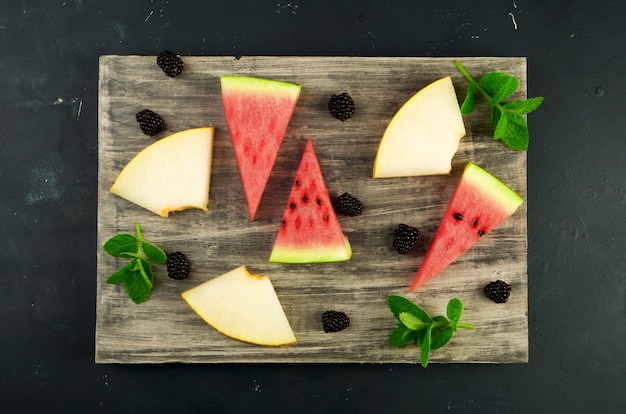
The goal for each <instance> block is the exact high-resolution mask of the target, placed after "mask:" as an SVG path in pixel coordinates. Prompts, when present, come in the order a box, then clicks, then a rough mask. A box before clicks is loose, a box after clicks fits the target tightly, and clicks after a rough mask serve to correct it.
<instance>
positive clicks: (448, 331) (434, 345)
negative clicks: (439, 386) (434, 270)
mask: <svg viewBox="0 0 626 414" xmlns="http://www.w3.org/2000/svg"><path fill="white" fill-rule="evenodd" d="M387 304H388V305H389V309H390V310H391V313H393V316H395V317H396V319H398V321H400V323H398V326H397V327H396V329H395V330H394V331H393V332H392V333H391V335H390V336H389V340H388V341H387V345H389V346H393V347H402V346H406V345H408V344H410V343H413V342H415V343H416V344H417V346H419V347H420V348H421V349H422V353H421V358H420V362H421V364H422V366H423V367H424V368H426V366H427V365H428V358H429V356H430V351H434V350H436V349H439V348H441V347H442V346H444V345H446V344H447V343H448V342H450V339H451V338H452V335H453V334H454V332H456V330H457V328H465V329H474V326H473V325H470V324H467V323H461V322H460V320H461V315H462V314H463V303H462V302H461V300H460V299H457V298H454V299H450V301H449V302H448V306H447V309H446V316H447V317H446V316H435V317H434V318H431V317H430V316H429V315H428V313H426V311H424V310H423V309H422V308H420V307H419V306H418V305H416V304H415V303H413V302H411V301H410V300H408V299H406V298H403V297H402V296H395V295H391V296H389V297H388V298H387Z"/></svg>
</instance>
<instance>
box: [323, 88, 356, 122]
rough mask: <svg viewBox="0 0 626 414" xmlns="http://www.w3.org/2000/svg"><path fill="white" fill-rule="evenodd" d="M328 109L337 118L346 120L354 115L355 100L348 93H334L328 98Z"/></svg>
mask: <svg viewBox="0 0 626 414" xmlns="http://www.w3.org/2000/svg"><path fill="white" fill-rule="evenodd" d="M328 110H329V111H330V113H331V114H332V116H334V117H335V118H337V119H339V120H340V121H342V122H343V121H345V120H346V119H348V118H352V115H354V101H353V100H352V97H351V96H350V95H348V94H347V93H345V92H344V93H342V94H341V95H333V96H331V97H330V99H329V100H328Z"/></svg>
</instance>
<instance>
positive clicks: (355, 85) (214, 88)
mask: <svg viewBox="0 0 626 414" xmlns="http://www.w3.org/2000/svg"><path fill="white" fill-rule="evenodd" d="M183 59H184V61H185V69H184V71H183V73H182V75H180V76H179V77H177V78H167V77H166V76H165V75H164V74H163V72H161V70H160V69H159V68H158V67H157V65H156V63H155V62H156V58H155V57H154V56H147V57H146V56H102V57H101V59H100V80H99V130H98V133H99V145H98V155H99V160H98V163H99V165H98V246H97V263H98V266H97V303H96V350H95V360H96V362H98V363H165V362H187V363H192V362H197V363H224V362H254V363H261V362H292V363H306V362H313V363H321V362H329V363H349V362H357V363H412V364H413V363H419V352H420V350H419V348H417V347H415V346H408V347H406V348H389V347H388V346H387V345H386V341H387V338H388V337H389V334H390V333H391V331H392V330H393V328H394V327H395V324H396V320H395V319H394V318H393V316H392V315H391V313H390V312H389V309H388V308H387V305H386V298H387V296H388V295H390V294H400V295H403V296H405V297H408V298H409V299H411V300H414V301H416V302H417V303H419V304H420V305H421V306H422V307H423V308H425V309H426V310H427V311H428V312H429V313H431V314H433V315H439V314H445V306H446V304H447V301H448V300H449V299H450V298H452V297H458V298H460V299H461V300H462V301H463V303H464V305H465V312H464V316H463V321H465V322H468V323H472V324H474V325H475V326H476V329H475V330H473V331H468V330H462V331H459V332H458V333H457V334H456V335H455V336H454V337H453V339H452V341H451V342H450V343H449V344H448V345H447V346H446V347H444V348H441V349H439V350H437V351H434V352H433V353H432V354H431V359H430V360H431V362H433V363H450V362H494V363H516V362H526V361H528V300H527V294H528V281H527V270H526V269H527V224H526V204H525V203H524V204H523V205H522V206H521V207H520V209H519V210H518V211H517V213H516V214H515V215H514V216H513V217H511V218H509V219H508V220H507V221H506V222H505V223H504V224H503V225H501V226H500V227H499V228H497V229H495V230H494V231H493V232H492V233H490V234H489V235H488V237H484V238H483V239H481V240H480V242H479V243H478V244H477V245H476V246H474V247H473V248H472V249H470V250H469V251H468V252H466V253H465V254H464V255H462V256H461V257H460V258H459V259H458V260H457V261H456V262H455V263H453V264H452V265H451V266H450V267H449V268H448V269H446V270H445V271H444V272H443V273H442V274H441V275H439V276H438V277H436V278H434V279H433V280H431V281H430V282H429V283H427V284H426V285H425V286H423V287H422V288H421V289H419V290H418V291H417V292H415V293H412V294H409V293H408V291H407V287H408V285H409V283H410V281H411V280H412V278H413V275H414V273H415V271H416V270H417V268H418V267H419V264H420V262H421V260H422V257H423V254H424V252H425V250H426V248H427V246H428V243H429V241H430V239H431V237H432V236H433V234H434V232H435V230H436V228H437V225H438V222H439V220H440V218H441V215H442V214H443V211H444V210H445V207H446V205H447V202H448V200H449V198H450V196H451V194H452V191H453V189H454V187H455V185H456V183H457V181H458V178H459V176H460V173H461V171H462V168H463V166H464V165H465V163H467V162H468V161H474V162H476V163H477V164H479V165H481V166H482V167H484V168H485V169H487V170H489V171H491V172H492V173H493V174H494V175H496V176H497V177H499V178H500V179H501V180H502V181H504V182H505V183H506V184H508V185H509V186H510V187H511V188H513V189H514V190H515V191H517V192H518V193H519V194H520V195H521V196H522V197H523V198H524V199H526V154H525V153H520V152H515V151H512V150H510V149H508V148H507V147H505V146H504V145H503V144H502V143H501V142H495V141H493V139H492V134H493V128H492V127H491V125H490V121H489V119H490V116H489V112H488V110H487V108H486V105H484V103H483V102H479V104H478V105H477V109H476V111H474V113H472V114H470V115H468V116H466V117H465V118H464V120H465V124H466V129H467V135H466V137H465V138H464V139H463V140H462V143H461V145H460V148H459V151H458V152H457V154H456V155H455V157H454V159H453V171H452V173H451V174H450V175H449V176H435V177H406V178H393V179H376V180H374V179H372V178H371V174H372V166H373V162H374V157H375V154H376V149H377V145H378V142H379V140H380V137H381V136H382V134H383V132H384V129H385V127H386V125H387V123H388V122H389V120H390V119H391V117H392V116H393V114H394V113H395V112H396V111H397V110H398V109H399V108H400V106H401V105H402V104H403V103H404V102H405V101H406V100H407V99H408V98H409V97H410V96H411V95H413V94H414V93H415V92H416V91H417V90H419V89H421V88H422V87H424V86H426V85H427V84H428V83H430V82H432V81H434V80H436V79H438V78H440V77H443V76H446V75H452V79H453V82H454V84H455V87H456V90H457V94H458V96H459V99H460V100H462V99H463V96H464V94H465V91H466V90H467V82H466V81H465V80H464V79H463V78H462V76H461V75H460V73H459V72H458V71H457V69H456V68H455V67H454V64H453V61H454V58H415V57H401V58H395V57H375V58H374V57H247V56H244V57H242V58H239V59H236V58H233V57H184V58H183ZM462 61H463V63H464V65H465V66H466V67H467V69H468V70H469V71H470V73H473V74H474V75H475V76H476V77H477V78H478V77H480V76H481V75H482V74H484V73H486V72H490V71H493V70H498V71H502V72H506V73H509V74H511V75H514V76H516V77H518V78H519V79H520V89H519V92H518V94H517V96H516V97H518V98H522V97H525V96H526V85H527V80H526V60H525V58H491V57H480V58H462ZM227 74H228V75H250V76H259V77H267V78H271V79H277V80H283V81H291V82H296V83H300V84H302V85H303V87H302V92H301V96H300V100H299V101H298V105H297V108H296V110H295V113H294V116H293V118H292V120H291V123H290V125H289V128H288V129H287V133H286V136H285V140H284V142H283V145H282V147H281V149H280V152H279V155H278V159H277V162H276V165H275V168H274V170H273V172H272V175H271V177H270V180H269V183H268V187H267V189H266V192H265V195H264V197H263V199H262V201H261V205H260V207H259V210H258V213H257V218H256V219H255V221H254V222H249V220H248V215H247V214H248V213H247V209H246V207H245V199H244V195H243V191H242V187H241V182H240V179H239V173H238V171H237V166H236V162H235V160H234V154H233V149H232V146H231V143H230V137H229V135H228V130H227V128H226V123H225V120H224V116H223V110H222V106H221V105H222V102H221V99H220V87H219V76H220V75H227ZM341 92H348V93H349V94H350V95H351V96H352V97H353V98H354V100H355V102H356V108H357V110H356V113H355V116H354V117H353V118H352V119H349V120H348V121H346V122H340V121H338V120H336V119H334V118H332V117H331V116H330V115H329V113H328V111H327V110H326V104H327V101H328V98H329V97H330V95H332V94H337V93H341ZM144 108H150V109H152V110H154V111H156V112H158V113H159V114H161V116H162V117H163V118H164V120H165V122H166V124H167V127H166V130H165V131H163V132H162V133H160V134H159V135H158V136H157V137H156V138H161V137H164V136H166V135H167V134H169V133H173V132H176V131H180V130H183V129H188V128H193V127H200V126H215V127H216V128H217V132H216V138H215V146H214V159H213V173H212V178H211V189H210V202H209V211H207V212H204V211H199V210H187V211H184V212H178V213H173V214H170V217H168V218H161V217H158V216H156V215H155V214H153V213H150V212H149V211H147V210H144V209H142V208H140V207H137V206H135V205H133V204H131V203H129V202H127V201H125V200H123V199H121V198H119V197H117V196H115V195H113V194H111V193H109V191H108V190H109V188H110V186H111V184H112V183H113V181H114V180H115V178H116V177H117V174H118V173H119V171H120V170H121V169H122V167H123V166H124V165H125V164H126V163H127V162H128V161H129V160H130V159H131V158H132V157H133V156H134V155H135V154H136V153H137V152H138V151H140V150H141V149H143V148H144V147H146V146H147V145H149V144H150V143H151V142H153V140H154V139H153V138H149V137H147V136H145V135H142V134H141V132H140V130H139V128H138V125H137V123H136V122H135V119H134V116H135V113H137V112H138V111H140V110H141V109H144ZM308 138H311V139H312V140H313V143H314V145H315V149H316V151H317V155H318V158H319V161H320V165H321V168H322V171H323V173H324V176H325V179H326V184H327V186H328V188H329V191H330V193H331V196H332V195H334V196H337V195H338V194H340V193H342V192H344V191H348V192H350V193H352V194H353V195H355V196H356V197H358V198H359V199H361V201H362V202H363V203H364V205H365V212H364V214H363V215H361V216H358V217H343V216H341V217H340V222H341V225H342V227H343V230H344V233H345V234H346V235H347V236H348V237H349V239H350V242H351V245H352V249H353V258H352V260H350V261H349V262H343V263H327V264H311V265H281V264H273V263H268V260H267V259H268V257H269V254H270V252H271V249H272V245H273V240H274V236H275V234H276V231H277V229H278V226H279V224H280V221H281V215H282V211H283V209H284V206H285V203H286V197H287V195H288V193H289V189H290V187H291V183H292V180H293V175H294V174H295V171H296V169H297V166H298V163H299V160H300V156H301V154H302V151H303V150H304V145H305V144H306V140H307V139H308ZM135 222H139V223H140V224H141V226H142V230H143V235H144V237H145V238H146V239H147V240H149V241H151V242H153V243H155V244H157V245H160V246H161V247H163V248H164V249H165V250H166V251H168V252H172V251H179V250H180V251H183V252H185V253H186V254H187V255H188V256H189V258H190V261H191V262H192V275H191V276H190V277H189V278H188V279H186V280H182V281H174V280H172V279H169V278H168V277H167V272H166V270H165V268H164V266H158V267H155V270H154V273H155V280H156V283H155V288H154V290H153V292H152V294H151V296H150V298H149V299H148V301H147V302H145V303H144V304H142V305H139V306H137V305H135V304H134V303H132V302H131V301H130V300H129V299H128V297H127V296H126V292H125V291H124V288H123V286H119V285H107V284H106V283H105V281H106V279H107V277H108V275H110V274H111V273H112V272H114V271H115V270H116V269H117V268H119V267H120V266H121V265H122V264H123V262H122V261H120V260H119V259H116V258H113V257H110V256H108V255H107V254H106V253H105V252H104V250H103V249H102V245H103V244H104V242H105V241H106V240H107V239H109V238H110V237H112V236H113V235H115V234H118V233H132V232H133V231H134V223H135ZM399 223H407V224H411V225H414V226H416V227H418V228H419V229H420V231H421V234H422V236H421V242H420V244H419V246H418V248H417V249H415V250H414V251H412V252H410V253H409V254H407V255H398V254H397V253H396V252H395V251H394V250H393V247H392V246H391V234H392V232H393V229H394V228H395V227H397V225H398V224H399ZM242 264H244V265H246V266H248V268H249V270H250V271H252V272H255V273H259V274H266V275H268V276H270V278H271V279H272V282H273V284H274V287H275V289H276V291H277V294H278V295H279V298H280V300H281V303H282V304H283V307H284V309H285V313H286V314H287V317H288V319H289V321H290V323H291V325H292V328H293V330H294V332H295V334H296V337H297V338H298V344H297V345H294V346H289V347H280V348H268V347H260V346H255V345H250V344H246V343H242V342H239V341H236V340H232V339H230V338H227V337H225V336H223V335H222V334H220V333H218V332H217V331H215V330H213V328H211V327H210V326H208V325H207V324H206V323H204V322H203V321H202V320H201V319H200V318H199V317H198V316H197V315H196V314H195V313H194V312H193V311H192V310H191V308H190V307H189V306H188V305H187V304H186V303H185V302H184V301H183V300H182V298H181V296H180V293H181V292H182V291H184V290H186V289H188V288H190V287H192V286H195V285H196V284H199V283H201V282H203V281H205V280H208V279H211V278H213V277H215V276H218V275H220V274H222V273H224V272H226V271H228V270H230V269H232V268H235V267H237V266H239V265H242ZM495 279H502V280H505V281H507V282H508V283H510V284H512V285H513V292H512V295H511V298H510V299H509V302H508V303H506V304H495V303H493V302H491V301H489V300H488V299H486V298H485V297H484V296H483V294H482V288H483V286H484V285H485V284H486V283H488V282H489V281H491V280H495ZM327 309H336V310H342V311H345V312H346V313H347V314H348V315H349V316H350V317H351V325H350V327H349V328H348V329H347V330H345V331H342V332H340V333H335V334H324V333H323V332H322V329H321V322H320V319H321V314H322V312H323V311H324V310H327Z"/></svg>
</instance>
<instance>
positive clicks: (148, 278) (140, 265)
mask: <svg viewBox="0 0 626 414" xmlns="http://www.w3.org/2000/svg"><path fill="white" fill-rule="evenodd" d="M135 263H136V266H135V269H137V271H138V272H139V274H140V275H141V277H142V279H143V283H144V284H145V285H146V286H147V287H148V288H150V289H152V287H153V286H154V283H153V281H154V276H152V268H151V267H150V263H148V262H147V261H146V260H145V259H137V260H136V262H135Z"/></svg>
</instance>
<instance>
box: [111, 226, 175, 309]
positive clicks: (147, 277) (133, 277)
mask: <svg viewBox="0 0 626 414" xmlns="http://www.w3.org/2000/svg"><path fill="white" fill-rule="evenodd" d="M135 231H136V233H137V237H135V236H132V235H130V234H118V235H117V236H113V237H111V238H110V239H109V240H107V241H106V243H104V246H103V247H104V250H105V251H106V252H107V253H108V254H110V255H111V256H114V257H121V258H124V259H131V260H130V262H129V263H126V264H125V265H124V266H122V267H121V268H120V269H119V270H117V271H116V272H115V273H113V274H112V275H111V276H109V278H108V279H107V281H106V282H107V283H109V284H118V283H124V287H125V288H126V293H128V297H129V298H130V299H131V300H132V301H133V302H135V303H136V304H140V303H143V302H145V301H146V299H148V296H150V292H151V291H152V287H153V286H154V277H153V275H152V268H151V266H150V262H149V260H151V261H153V262H155V263H159V264H163V263H165V262H166V261H167V255H166V254H165V252H164V251H163V250H162V249H161V248H159V247H157V246H155V245H154V244H151V243H148V242H147V241H145V240H144V239H143V237H142V235H141V229H140V227H139V223H136V224H135Z"/></svg>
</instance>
